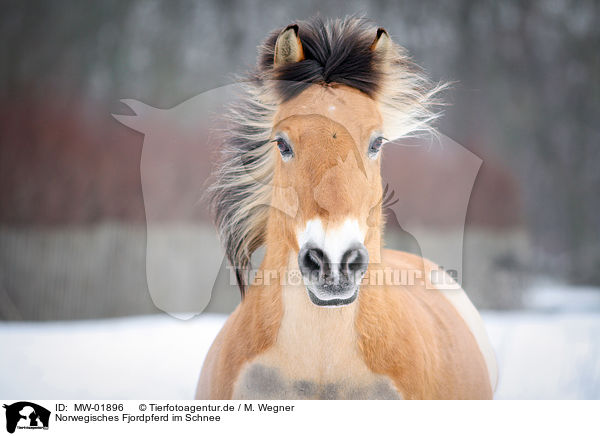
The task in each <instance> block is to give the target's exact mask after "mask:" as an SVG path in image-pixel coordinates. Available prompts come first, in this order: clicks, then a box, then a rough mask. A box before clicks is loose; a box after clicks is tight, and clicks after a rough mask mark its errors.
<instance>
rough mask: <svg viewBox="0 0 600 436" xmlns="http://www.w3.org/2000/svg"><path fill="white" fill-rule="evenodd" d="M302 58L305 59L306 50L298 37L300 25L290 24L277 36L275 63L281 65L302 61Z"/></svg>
mask: <svg viewBox="0 0 600 436" xmlns="http://www.w3.org/2000/svg"><path fill="white" fill-rule="evenodd" d="M302 59H304V50H303V49H302V42H301V41H300V38H299V37H298V25H297V24H290V25H289V26H287V27H286V28H285V29H283V31H282V32H281V33H280V34H279V36H278V37H277V42H276V43H275V55H274V58H273V64H274V65H275V66H280V65H284V64H291V63H294V62H300V61H301V60H302Z"/></svg>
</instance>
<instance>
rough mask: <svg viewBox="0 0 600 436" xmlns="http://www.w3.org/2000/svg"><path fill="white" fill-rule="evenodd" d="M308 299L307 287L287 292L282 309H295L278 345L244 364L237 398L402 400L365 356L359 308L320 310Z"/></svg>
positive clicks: (235, 392)
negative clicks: (357, 328)
mask: <svg viewBox="0 0 600 436" xmlns="http://www.w3.org/2000/svg"><path fill="white" fill-rule="evenodd" d="M302 291H303V290H302ZM302 297H304V299H302ZM306 300H308V299H307V298H306V294H305V291H304V293H303V292H297V293H294V294H292V295H287V296H286V295H285V294H284V305H285V306H284V307H286V308H293V310H291V309H289V310H286V311H285V312H286V314H285V315H284V317H283V319H282V322H281V326H280V329H279V333H278V336H277V340H276V341H275V344H274V346H273V347H271V348H270V349H268V350H267V351H266V352H264V353H263V354H260V355H259V356H256V357H255V358H254V359H252V360H251V361H249V362H247V363H246V364H245V365H244V366H243V367H242V368H241V370H240V373H239V374H238V376H237V377H236V382H235V383H234V389H233V398H235V399H401V395H400V394H399V393H398V392H397V390H396V389H395V388H394V385H393V383H392V382H391V380H390V379H389V378H388V377H385V376H382V375H380V374H375V373H373V372H372V371H371V370H370V369H369V368H368V367H367V366H366V364H365V363H364V361H363V360H362V358H361V355H360V352H359V349H358V345H357V338H356V331H355V327H354V315H355V312H354V311H355V310H356V308H355V307H344V308H337V309H323V308H316V307H312V303H310V302H308V304H306Z"/></svg>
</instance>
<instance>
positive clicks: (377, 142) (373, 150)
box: [369, 136, 384, 159]
mask: <svg viewBox="0 0 600 436" xmlns="http://www.w3.org/2000/svg"><path fill="white" fill-rule="evenodd" d="M383 141H384V137H383V136H378V137H377V138H373V140H372V141H371V143H370V144H369V157H370V158H371V159H375V158H376V157H377V153H379V150H381V146H382V145H383Z"/></svg>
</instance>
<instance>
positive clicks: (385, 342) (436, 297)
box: [196, 17, 497, 400]
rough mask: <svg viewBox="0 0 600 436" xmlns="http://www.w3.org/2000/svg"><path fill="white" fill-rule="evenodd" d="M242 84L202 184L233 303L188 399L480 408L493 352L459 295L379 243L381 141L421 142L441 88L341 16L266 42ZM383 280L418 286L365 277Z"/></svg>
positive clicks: (426, 266)
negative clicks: (473, 404) (255, 263)
mask: <svg viewBox="0 0 600 436" xmlns="http://www.w3.org/2000/svg"><path fill="white" fill-rule="evenodd" d="M244 86H245V89H244V93H243V95H242V96H241V97H240V99H239V101H238V102H236V103H235V104H234V105H233V106H232V107H231V109H230V112H229V115H228V119H229V122H230V126H229V128H228V131H227V138H226V139H225V141H224V143H223V148H222V150H221V151H222V154H223V156H222V160H221V161H222V163H221V164H220V166H219V168H218V169H217V170H216V172H215V182H214V184H213V185H212V186H211V187H210V188H209V189H210V200H211V204H212V207H213V212H214V216H215V222H216V226H217V228H218V230H219V235H220V238H221V240H222V241H223V244H224V248H225V251H226V254H227V257H228V260H229V262H230V264H231V266H232V267H233V268H234V270H235V271H236V276H235V277H236V281H237V284H238V286H239V288H240V290H241V293H242V301H241V303H240V304H239V306H238V307H237V308H236V309H235V311H234V312H233V313H232V314H231V315H230V316H229V318H228V319H227V321H226V322H225V324H224V326H223V328H222V330H221V331H220V332H219V334H218V335H217V337H216V338H215V340H214V342H213V344H212V346H211V348H210V350H209V352H208V354H207V356H206V358H205V361H204V364H203V367H202V371H201V374H200V378H199V381H198V386H197V391H196V398H197V399H240V400H245V399H492V398H493V392H494V390H495V386H496V382H497V366H496V361H495V357H494V352H493V349H492V347H491V345H490V342H489V339H488V336H487V333H486V331H485V328H484V325H483V322H482V319H481V317H480V316H479V313H478V312H477V310H476V309H475V307H474V306H473V305H472V303H471V302H470V300H469V298H468V297H467V295H466V294H465V292H464V290H462V289H461V288H460V286H458V285H456V283H454V284H455V285H456V289H451V290H449V289H445V288H444V287H443V286H439V285H438V284H437V283H438V282H437V281H435V282H434V280H432V278H431V277H432V274H431V273H432V272H433V271H439V270H440V269H439V267H438V266H437V265H435V264H433V263H432V262H431V261H429V260H427V259H424V258H421V257H419V256H416V255H413V254H409V253H405V252H400V251H394V250H388V249H384V248H383V245H382V244H383V227H384V216H383V211H382V201H381V199H382V198H383V197H384V189H383V187H382V184H383V183H382V177H381V160H382V159H385V156H384V153H383V152H382V148H383V145H384V143H387V142H388V140H387V139H386V138H400V137H406V136H410V135H414V134H415V132H424V131H433V129H434V128H433V127H431V125H432V121H433V120H434V119H435V118H436V116H437V113H436V112H435V111H434V109H433V108H434V106H435V105H436V104H437V102H438V100H437V98H438V97H437V95H438V93H439V91H440V90H441V89H442V88H443V87H444V86H445V85H444V84H434V83H433V82H431V81H430V80H429V79H428V78H427V77H426V76H425V75H424V73H423V72H422V70H421V69H420V68H419V67H417V65H416V64H414V63H413V61H412V60H411V59H410V58H409V57H408V55H407V54H406V52H405V51H404V49H402V48H401V47H400V46H398V45H397V44H396V43H394V42H393V41H392V39H391V38H390V36H389V34H388V33H387V32H386V30H385V29H383V28H377V27H375V26H373V25H372V24H371V23H370V22H369V21H367V20H365V19H362V18H356V17H350V18H345V19H337V20H327V21H323V20H321V19H311V20H308V21H301V22H296V23H294V24H291V25H289V26H287V27H285V28H283V29H278V30H276V31H274V32H273V33H272V34H271V35H270V36H269V37H268V38H267V39H266V40H265V42H264V43H263V44H262V46H260V48H259V58H258V62H257V66H256V68H255V69H254V70H253V71H251V72H250V73H249V75H248V76H247V77H245V78H244ZM265 205H267V206H265ZM261 246H264V250H265V251H264V257H263V260H262V263H261V264H260V266H259V267H258V268H257V269H256V270H255V271H254V272H255V274H254V278H252V279H251V278H250V276H249V274H248V268H249V265H251V256H252V254H253V253H254V252H255V251H256V250H257V249H258V248H259V247H261ZM386 268H387V269H392V270H394V271H412V272H416V275H415V277H421V278H422V280H414V281H409V282H408V283H404V282H403V283H401V284H396V283H389V282H386V281H384V283H380V282H377V283H372V282H373V281H372V280H367V278H368V277H374V276H376V275H377V273H379V272H381V271H383V270H384V269H386ZM442 272H443V270H442ZM443 273H444V274H446V275H447V276H448V277H445V278H444V280H449V281H452V280H453V279H452V277H449V274H447V273H445V272H443ZM298 277H300V280H298Z"/></svg>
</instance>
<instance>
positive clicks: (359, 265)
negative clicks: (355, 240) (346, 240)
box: [340, 244, 369, 278]
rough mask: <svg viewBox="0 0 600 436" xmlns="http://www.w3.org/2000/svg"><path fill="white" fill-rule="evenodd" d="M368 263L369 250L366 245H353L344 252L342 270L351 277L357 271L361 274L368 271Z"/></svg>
mask: <svg viewBox="0 0 600 436" xmlns="http://www.w3.org/2000/svg"><path fill="white" fill-rule="evenodd" d="M368 265H369V252H368V251H367V249H366V248H365V246H364V245H362V244H361V245H357V246H355V247H352V248H351V249H349V250H348V251H346V252H345V253H344V255H343V256H342V262H341V265H340V270H341V272H342V273H343V274H344V275H346V277H348V278H350V277H353V276H354V275H355V274H357V273H360V274H361V275H362V274H364V273H365V272H366V271H367V266H368Z"/></svg>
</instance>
